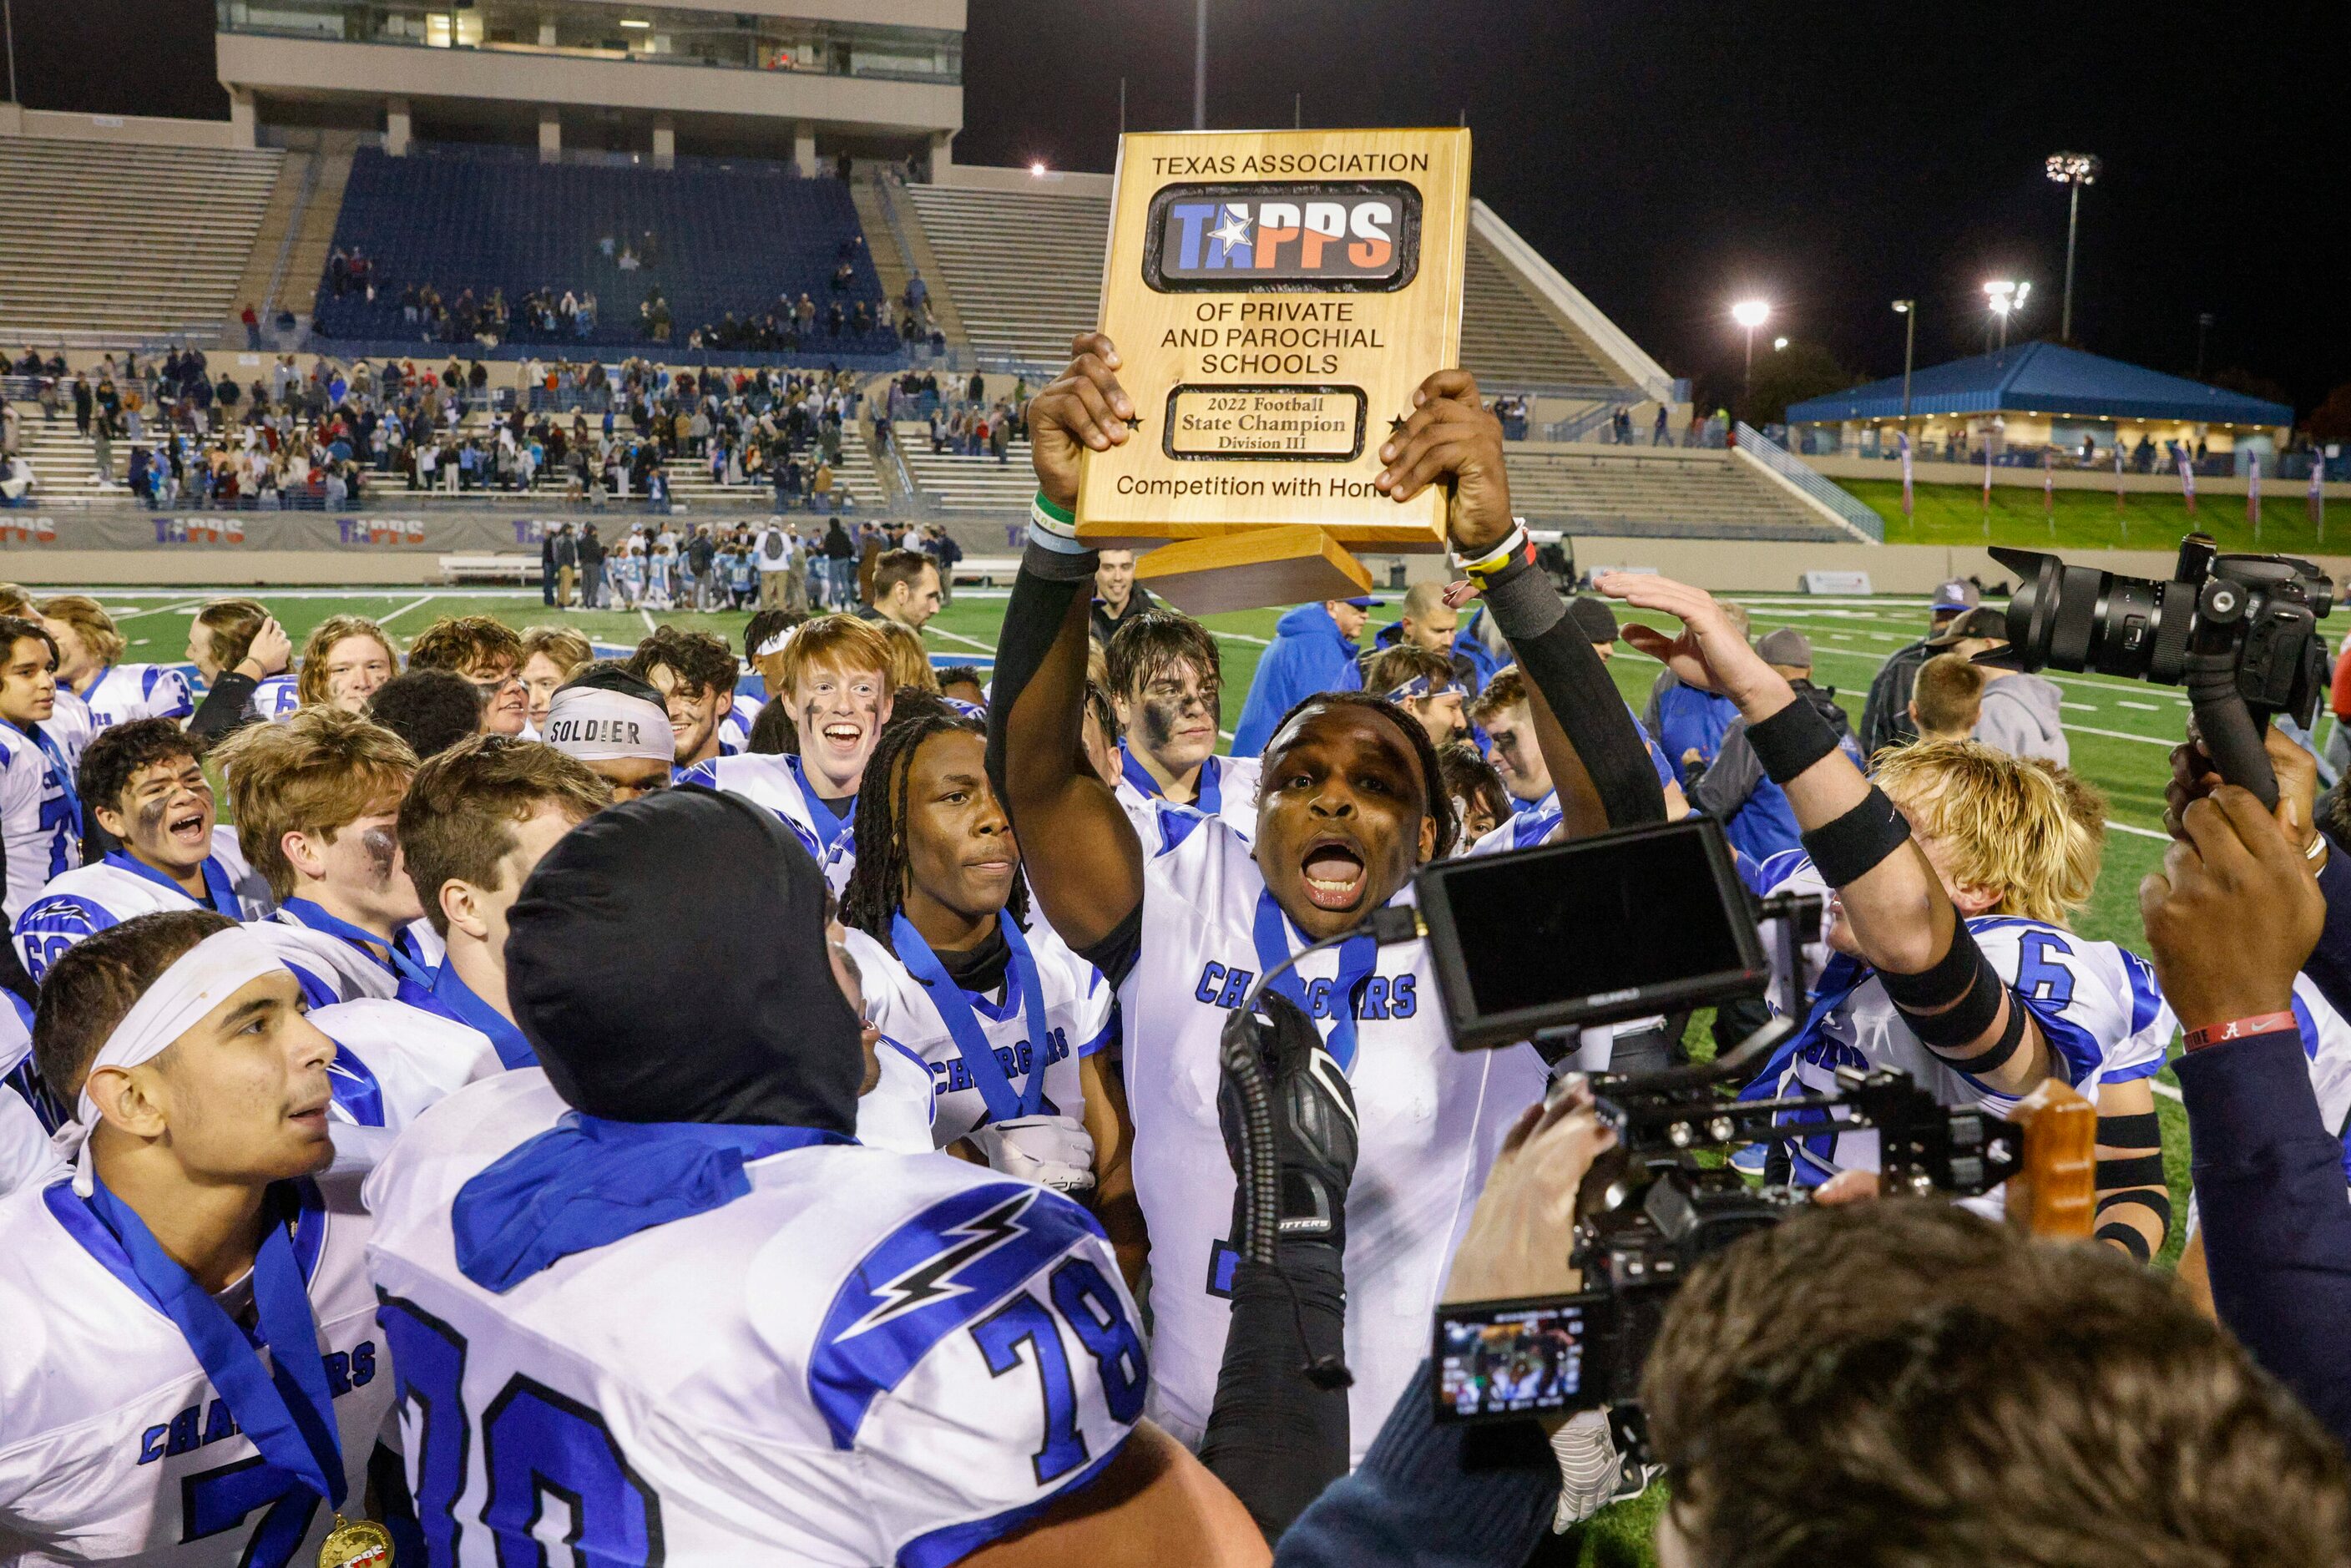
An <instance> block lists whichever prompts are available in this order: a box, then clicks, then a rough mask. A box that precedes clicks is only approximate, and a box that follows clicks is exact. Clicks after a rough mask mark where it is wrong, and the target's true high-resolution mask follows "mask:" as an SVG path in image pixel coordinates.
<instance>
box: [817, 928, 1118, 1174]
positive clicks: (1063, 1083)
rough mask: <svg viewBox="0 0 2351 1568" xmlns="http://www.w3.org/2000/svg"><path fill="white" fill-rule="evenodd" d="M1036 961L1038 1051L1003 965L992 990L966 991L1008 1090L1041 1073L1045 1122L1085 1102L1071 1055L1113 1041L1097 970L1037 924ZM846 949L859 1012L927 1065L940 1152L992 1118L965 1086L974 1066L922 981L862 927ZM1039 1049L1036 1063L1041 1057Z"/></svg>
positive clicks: (1032, 947) (1109, 1004) (1032, 932)
mask: <svg viewBox="0 0 2351 1568" xmlns="http://www.w3.org/2000/svg"><path fill="white" fill-rule="evenodd" d="M1024 935H1025V936H1026V937H1027V939H1028V943H1029V953H1030V955H1031V956H1034V957H1035V958H1036V960H1037V981H1038V988H1039V989H1040V991H1041V992H1042V993H1043V996H1044V1002H1045V1032H1046V1037H1047V1038H1046V1040H1045V1041H1044V1043H1043V1045H1042V1046H1041V1048H1040V1045H1039V1043H1038V1042H1037V1041H1036V1040H1032V1039H1031V1038H1030V1036H1029V1025H1028V1020H1027V1019H1026V1018H1025V1017H1024V1016H1023V1015H1022V1011H1021V1006H1020V997H1019V988H1018V987H1017V986H1015V985H1014V984H1013V983H1012V976H1011V971H1010V968H1009V967H1007V969H1006V972H1005V979H1004V983H1003V984H1002V985H1000V986H998V988H996V989H995V990H994V991H991V992H984V993H983V992H974V991H967V992H965V993H964V995H965V996H966V997H967V998H970V1002H971V1012H972V1018H973V1020H974V1021H975V1022H977V1024H978V1025H979V1029H980V1032H981V1033H982V1034H984V1035H986V1036H987V1043H988V1048H989V1051H990V1052H991V1053H992V1054H993V1055H994V1056H995V1058H996V1060H997V1062H998V1065H999V1066H1000V1067H1001V1068H1002V1069H1003V1071H1004V1076H1005V1079H1006V1082H1008V1084H1009V1085H1010V1087H1011V1090H1012V1092H1013V1093H1015V1094H1016V1095H1017V1094H1019V1093H1020V1092H1023V1091H1024V1090H1025V1089H1026V1088H1027V1087H1028V1084H1029V1077H1030V1075H1031V1074H1032V1073H1034V1072H1038V1071H1042V1072H1043V1073H1044V1074H1045V1089H1044V1099H1043V1102H1042V1103H1040V1105H1039V1107H1038V1110H1037V1114H1039V1115H1042V1116H1055V1115H1059V1116H1068V1117H1071V1118H1073V1119H1082V1117H1083V1116H1084V1103H1085V1096H1084V1093H1083V1092H1082V1091H1081V1089H1080V1088H1079V1086H1078V1059H1079V1058H1080V1057H1081V1056H1092V1054H1093V1053H1094V1052H1095V1051H1100V1050H1102V1048H1103V1047H1104V1046H1106V1045H1108V1044H1110V1043H1111V1042H1112V1040H1113V1039H1114V1038H1115V1029H1116V1024H1115V1022H1114V1019H1115V1017H1116V1012H1115V1008H1116V1001H1115V998H1113V995H1112V992H1111V988H1110V987H1109V985H1108V984H1107V983H1106V982H1105V981H1104V980H1103V979H1102V974H1101V971H1099V970H1097V969H1096V968H1095V967H1093V966H1092V964H1089V963H1087V962H1086V961H1085V960H1084V959H1083V958H1081V957H1079V956H1077V955H1076V954H1075V953H1072V952H1071V951H1070V950H1069V948H1068V947H1067V946H1063V945H1062V942H1061V938H1060V937H1059V936H1055V935H1054V934H1053V930H1052V928H1051V927H1050V926H1049V925H1046V924H1045V923H1044V922H1043V921H1042V920H1039V921H1037V922H1036V923H1035V924H1034V925H1032V926H1031V927H1030V928H1029V930H1028V931H1027V932H1026V933H1025V934H1024ZM848 936H849V942H848V946H849V951H850V954H851V956H853V957H855V958H856V960H857V969H858V974H859V976H860V977H861V978H862V984H863V986H864V988H865V1016H866V1017H867V1018H868V1019H872V1022H873V1026H874V1027H875V1028H876V1029H879V1030H881V1031H882V1033H883V1038H885V1039H887V1040H895V1041H897V1042H898V1043H899V1044H900V1045H902V1046H904V1048H905V1049H906V1050H908V1051H912V1052H913V1053H914V1055H915V1056H916V1057H918V1058H920V1059H921V1061H923V1063H924V1067H925V1071H927V1072H928V1073H929V1074H930V1079H931V1089H932V1098H933V1099H934V1100H935V1101H936V1103H937V1110H936V1111H935V1113H934V1114H933V1116H932V1118H931V1132H932V1135H933V1138H934V1139H935V1143H936V1145H937V1146H938V1147H941V1148H945V1147H946V1145H949V1144H952V1143H954V1142H955V1141H956V1139H957V1138H960V1137H962V1136H963V1135H964V1134H967V1133H968V1132H970V1131H971V1130H972V1129H973V1128H974V1127H977V1126H979V1125H980V1124H983V1123H985V1122H987V1121H988V1120H990V1117H989V1115H988V1113H987V1100H986V1099H985V1098H984V1097H983V1096H982V1095H981V1093H980V1091H979V1088H978V1086H977V1084H975V1083H974V1082H972V1076H971V1070H970V1069H969V1068H968V1067H967V1065H966V1064H965V1062H964V1060H963V1052H962V1051H960V1050H958V1049H957V1048H956V1042H955V1037H954V1036H953V1035H952V1034H950V1033H949V1032H948V1031H947V1025H946V1019H944V1018H942V1017H941V1016H940V1014H939V1009H938V1008H937V1006H936V1005H935V1003H934V1002H933V1001H932V1000H931V998H930V993H929V992H928V991H926V990H925V988H924V987H923V984H922V982H921V981H919V980H917V979H915V978H914V976H913V975H912V974H910V973H908V972H907V969H906V966H905V965H904V964H902V963H900V962H899V961H898V958H897V956H896V955H895V954H893V953H892V952H891V951H890V950H889V949H888V948H886V947H884V946H882V944H881V943H879V942H877V941H875V940H874V939H873V938H872V937H871V936H867V935H866V934H865V933H864V932H862V931H851V932H850V933H849V934H848ZM1040 1050H1041V1052H1042V1055H1041V1060H1040Z"/></svg>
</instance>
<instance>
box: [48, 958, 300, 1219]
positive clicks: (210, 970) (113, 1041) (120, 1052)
mask: <svg viewBox="0 0 2351 1568" xmlns="http://www.w3.org/2000/svg"><path fill="white" fill-rule="evenodd" d="M284 969H285V965H284V964H283V963H282V962H281V961H280V960H279V958H278V956H277V954H276V953H275V952H273V951H272V950H271V949H270V947H269V946H268V945H267V944H266V943H265V942H263V941H262V939H261V938H260V937H258V936H255V935H254V934H253V933H252V932H251V931H248V930H247V929H246V928H245V927H244V926H242V925H235V926H231V927H230V928H229V929H228V930H226V931H215V932H214V933H213V934H212V935H211V936H207V937H205V938H204V940H203V941H201V942H199V943H197V944H196V945H195V946H193V947H191V948H189V949H188V950H187V951H186V952H185V953H183V954H182V955H181V956H180V957H179V959H178V961H177V962H175V963H174V964H172V967H170V968H168V969H166V970H164V971H163V972H162V974H161V975H159V976H157V977H156V978H155V983H154V984H153V985H152V986H149V987H148V988H147V989H146V991H145V993H144V994H142V995H141V997H140V998H139V999H138V1000H137V1001H136V1002H134V1003H132V1004H131V1010H130V1011H129V1012H127V1013H125V1014H123V1016H122V1021H121V1022H120V1023H119V1024H116V1025H115V1026H114V1032H113V1033H111V1034H110V1035H108V1036H107V1037H106V1043H105V1044H104V1045H101V1046H99V1048H98V1054H97V1055H96V1056H94V1057H92V1058H91V1059H90V1063H89V1071H88V1072H86V1073H85V1074H83V1077H82V1090H81V1096H80V1098H79V1099H78V1101H77V1102H76V1103H75V1105H74V1120H72V1121H70V1122H68V1123H66V1124H64V1125H63V1126H61V1127H59V1128H58V1129H57V1133H56V1134H55V1135H54V1136H52V1137H51V1139H50V1140H49V1141H50V1143H51V1145H53V1146H54V1147H55V1148H56V1149H57V1154H58V1155H59V1157H61V1158H64V1159H68V1160H71V1159H73V1158H75V1157H76V1156H77V1155H79V1154H80V1153H81V1150H82V1145H83V1144H85V1143H86V1142H87V1141H88V1140H89V1134H90V1131H91V1129H93V1128H95V1127H96V1126H97V1125H98V1123H99V1114H100V1113H99V1108H98V1102H96V1101H95V1100H92V1099H91V1098H90V1097H89V1081H90V1080H91V1079H93V1078H95V1077H97V1076H98V1071H99V1068H101V1067H120V1068H132V1067H139V1066H142V1065H144V1064H145V1063H147V1062H150V1061H154V1060H155V1058H157V1057H159V1056H161V1055H162V1054H163V1052H164V1051H167V1050H169V1049H170V1048H171V1045H172V1041H173V1040H178V1039H179V1038H180V1037H181V1036H182V1035H183V1034H185V1033H187V1032H188V1030H192V1029H193V1028H195V1026H196V1025H197V1024H199V1023H201V1022H203V1021H204V1015H205V1014H207V1013H209V1012H211V1011H212V1010H213V1009H214V1008H216V1007H218V1006H220V1005H221V1004H222V1003H223V1002H225V1001H226V1000H228V999H229V998H231V997H233V996H235V994H236V993H237V991H238V989H239V988H242V987H244V986H245V985H246V983H247V982H249V981H253V980H257V979H259V978H261V977H263V976H264V975H269V974H276V973H278V972H281V971H283V970H284ZM89 1182H90V1174H89V1165H88V1162H87V1161H85V1162H83V1165H82V1169H81V1170H80V1171H79V1172H78V1174H77V1175H76V1176H75V1177H74V1189H75V1190H76V1191H77V1192H79V1193H81V1194H82V1195H83V1196H84V1197H88V1196H89Z"/></svg>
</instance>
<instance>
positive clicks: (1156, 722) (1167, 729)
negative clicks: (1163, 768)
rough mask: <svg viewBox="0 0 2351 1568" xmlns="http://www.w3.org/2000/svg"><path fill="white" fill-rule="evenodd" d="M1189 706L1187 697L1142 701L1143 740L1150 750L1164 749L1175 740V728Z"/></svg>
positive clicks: (1189, 702)
mask: <svg viewBox="0 0 2351 1568" xmlns="http://www.w3.org/2000/svg"><path fill="white" fill-rule="evenodd" d="M1189 706H1191V700H1190V699H1189V698H1187V697H1145V698H1144V699H1143V740H1144V745H1146V746H1148V747H1150V748H1151V749H1152V750H1154V751H1158V750H1162V749H1164V748H1165V747H1166V746H1167V745H1168V744H1169V743H1170V742H1171V741H1173V740H1174V739H1175V727H1176V725H1177V723H1178V722H1180V721H1181V720H1182V718H1183V717H1184V711H1185V709H1186V708H1188V707H1189Z"/></svg>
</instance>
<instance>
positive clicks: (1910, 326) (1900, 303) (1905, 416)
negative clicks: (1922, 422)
mask: <svg viewBox="0 0 2351 1568" xmlns="http://www.w3.org/2000/svg"><path fill="white" fill-rule="evenodd" d="M1894 313H1895V314H1896V316H1899V317H1901V318H1902V434H1905V435H1907V434H1910V350H1912V349H1913V348H1915V347H1916V346H1917V342H1918V302H1917V300H1916V299H1897V300H1896V301H1895V302H1894Z"/></svg>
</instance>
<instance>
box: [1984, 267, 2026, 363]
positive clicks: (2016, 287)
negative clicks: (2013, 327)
mask: <svg viewBox="0 0 2351 1568" xmlns="http://www.w3.org/2000/svg"><path fill="white" fill-rule="evenodd" d="M2031 293H2032V285H2031V284H2030V283H2000V282H1994V283H1987V284H1985V285H1984V298H1986V299H1988V300H1990V301H1991V313H1992V316H1993V319H1996V320H1997V321H1998V322H1999V323H2000V351H2001V353H2003V354H2004V353H2006V352H2008V319H2009V318H2010V317H2011V316H2013V315H2015V314H2017V313H2018V312H2019V311H2022V309H2023V308H2024V299H2025V296H2027V295H2029V294H2031Z"/></svg>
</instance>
